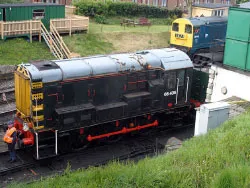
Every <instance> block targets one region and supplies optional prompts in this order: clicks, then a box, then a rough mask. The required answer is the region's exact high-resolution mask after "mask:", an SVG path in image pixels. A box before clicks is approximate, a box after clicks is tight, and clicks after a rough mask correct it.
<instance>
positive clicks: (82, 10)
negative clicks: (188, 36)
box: [75, 0, 182, 18]
mask: <svg viewBox="0 0 250 188" xmlns="http://www.w3.org/2000/svg"><path fill="white" fill-rule="evenodd" d="M75 6H76V7H77V12H78V14H81V15H82V14H83V15H85V16H90V17H95V15H104V16H132V17H133V16H144V17H148V18H169V17H181V16H182V11H181V10H179V9H174V10H168V9H166V8H158V7H155V6H148V5H138V4H136V3H131V2H107V3H104V2H100V1H98V2H95V1H86V0H80V1H78V2H76V3H75Z"/></svg>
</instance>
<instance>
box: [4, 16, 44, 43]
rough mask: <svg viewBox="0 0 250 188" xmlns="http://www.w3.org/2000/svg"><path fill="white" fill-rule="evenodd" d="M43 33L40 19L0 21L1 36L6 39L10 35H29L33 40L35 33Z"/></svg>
mask: <svg viewBox="0 0 250 188" xmlns="http://www.w3.org/2000/svg"><path fill="white" fill-rule="evenodd" d="M40 33H41V21H40V20H27V21H14V22H3V21H1V22H0V36H1V39H5V38H6V37H9V36H17V35H29V36H30V40H31V41H32V36H33V35H39V34H40Z"/></svg>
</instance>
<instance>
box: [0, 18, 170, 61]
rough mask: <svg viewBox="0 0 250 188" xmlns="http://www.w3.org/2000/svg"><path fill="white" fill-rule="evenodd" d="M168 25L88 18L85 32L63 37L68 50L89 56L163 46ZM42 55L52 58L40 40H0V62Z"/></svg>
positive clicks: (167, 33) (166, 43) (166, 42)
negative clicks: (123, 23) (113, 22)
mask: <svg viewBox="0 0 250 188" xmlns="http://www.w3.org/2000/svg"><path fill="white" fill-rule="evenodd" d="M159 22H160V21H159ZM169 29H170V28H169V26H167V25H153V26H151V27H147V26H144V27H143V26H136V27H122V26H120V25H119V24H117V25H100V24H96V23H95V22H90V29H89V32H88V33H87V34H86V33H84V34H74V35H73V36H72V37H69V36H65V37H63V38H64V41H65V43H66V44H67V45H68V47H69V49H70V51H71V52H76V53H79V54H80V55H81V56H89V55H96V54H109V53H119V52H134V51H137V50H143V49H152V48H162V47H167V46H168V42H169V32H168V31H169ZM44 59H46V60H50V59H55V57H54V56H53V55H52V54H51V53H50V51H49V49H48V47H47V46H46V44H45V43H44V42H42V43H39V42H36V41H33V43H29V42H28V41H26V40H25V39H22V38H17V39H7V40H6V41H2V40H0V65H3V64H20V63H22V62H28V61H30V60H44Z"/></svg>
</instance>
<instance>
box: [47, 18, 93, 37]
mask: <svg viewBox="0 0 250 188" xmlns="http://www.w3.org/2000/svg"><path fill="white" fill-rule="evenodd" d="M51 23H52V24H53V25H54V27H55V28H56V30H57V31H58V32H59V33H69V35H70V36H71V34H72V33H73V32H76V31H88V28H89V18H88V17H84V16H73V17H69V18H62V19H51V20H50V24H51Z"/></svg>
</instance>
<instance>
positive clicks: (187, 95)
mask: <svg viewBox="0 0 250 188" xmlns="http://www.w3.org/2000/svg"><path fill="white" fill-rule="evenodd" d="M188 86H189V77H188V76H187V89H186V101H185V102H187V97H188V89H189V88H188Z"/></svg>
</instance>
